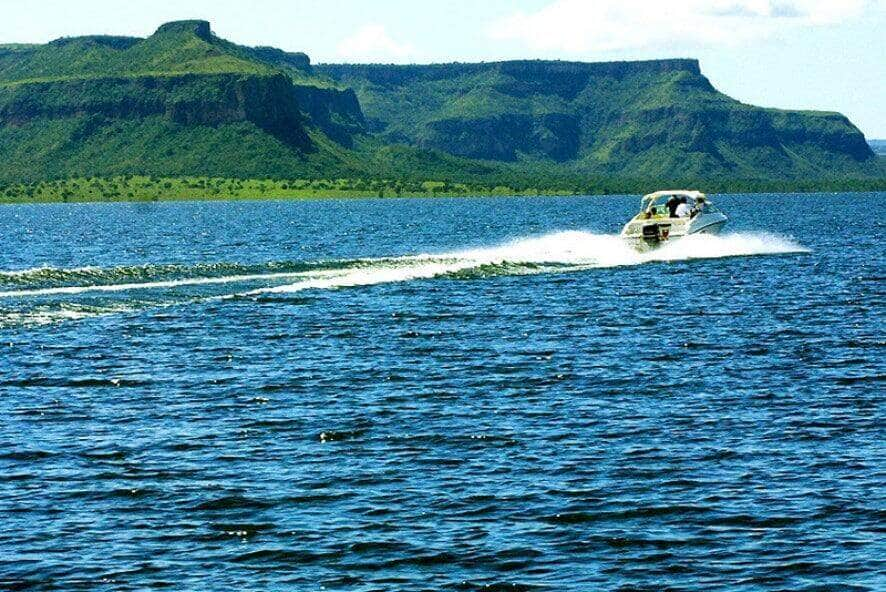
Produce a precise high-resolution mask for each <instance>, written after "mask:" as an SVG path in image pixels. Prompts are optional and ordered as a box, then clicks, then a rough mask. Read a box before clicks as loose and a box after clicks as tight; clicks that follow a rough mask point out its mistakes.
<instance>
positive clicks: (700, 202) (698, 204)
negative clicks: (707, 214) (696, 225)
mask: <svg viewBox="0 0 886 592" xmlns="http://www.w3.org/2000/svg"><path fill="white" fill-rule="evenodd" d="M707 207H708V202H707V201H706V200H705V198H703V197H702V196H700V195H699V196H698V197H696V198H695V206H693V208H692V212H691V214H690V217H692V218H695V217H696V216H698V215H699V214H703V213H704V211H705V209H706V208H707Z"/></svg>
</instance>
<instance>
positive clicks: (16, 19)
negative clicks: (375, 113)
mask: <svg viewBox="0 0 886 592" xmlns="http://www.w3.org/2000/svg"><path fill="white" fill-rule="evenodd" d="M189 18H200V19H205V20H208V21H210V22H211V23H212V28H213V30H214V31H215V33H216V34H217V35H219V36H221V37H224V38H226V39H229V40H231V41H234V42H237V43H241V44H247V45H272V46H275V47H280V48H282V49H286V50H288V51H304V52H305V53H307V54H308V55H310V56H311V59H312V61H314V62H315V63H319V62H384V63H428V62H452V61H461V62H470V61H492V60H501V59H527V58H528V59H536V58H538V59H563V60H580V61H609V60H632V59H655V58H674V57H692V58H697V59H699V60H700V61H701V68H702V72H703V73H704V74H705V75H706V76H707V77H708V78H709V79H710V80H711V82H712V83H713V84H714V86H716V87H717V88H718V89H719V90H721V91H723V92H725V93H726V94H728V95H730V96H732V97H734V98H736V99H738V100H740V101H743V102H745V103H751V104H754V105H761V106H765V107H779V108H785V109H817V110H826V111H840V112H842V113H844V114H846V115H847V116H848V117H849V118H850V119H851V120H852V122H853V123H855V124H856V125H857V126H859V128H861V130H862V131H863V132H864V133H865V135H866V136H867V137H868V138H869V139H871V138H886V0H653V1H649V0H448V1H447V0H436V1H433V2H428V1H425V0H289V1H285V0H248V1H243V0H238V1H236V2H233V1H230V0H190V1H189V0H152V1H146V2H142V1H138V0H132V1H129V2H127V1H125V0H74V1H71V0H64V1H62V0H27V1H25V0H0V43H44V42H46V41H50V40H52V39H55V38H58V37H63V36H76V35H86V34H99V33H102V34H116V35H135V36H146V35H150V34H151V33H152V32H153V31H154V30H155V29H156V28H157V26H159V25H160V24H162V23H164V22H167V21H171V20H179V19H189Z"/></svg>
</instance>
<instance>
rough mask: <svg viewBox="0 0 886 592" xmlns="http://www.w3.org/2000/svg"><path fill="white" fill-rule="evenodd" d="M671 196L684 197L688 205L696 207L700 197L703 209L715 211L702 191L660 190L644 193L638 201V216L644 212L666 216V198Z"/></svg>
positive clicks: (644, 213) (655, 215)
mask: <svg viewBox="0 0 886 592" xmlns="http://www.w3.org/2000/svg"><path fill="white" fill-rule="evenodd" d="M672 197H677V198H681V197H685V198H687V201H688V202H689V205H690V207H692V208H696V207H697V203H698V202H697V199H698V198H699V197H700V198H702V199H703V200H704V201H703V204H704V205H703V208H702V209H703V211H705V212H717V211H719V210H717V208H716V207H715V206H714V204H712V203H711V201H710V200H709V199H708V198H707V196H706V195H705V194H703V193H699V192H695V191H692V192H689V191H674V192H667V191H662V192H658V193H650V194H649V195H644V196H643V199H642V200H641V201H640V213H639V214H638V216H643V215H646V214H650V215H651V216H653V217H657V218H658V217H667V216H668V206H667V204H668V200H670V199H671V198H672Z"/></svg>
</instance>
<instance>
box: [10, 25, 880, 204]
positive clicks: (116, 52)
mask: <svg viewBox="0 0 886 592" xmlns="http://www.w3.org/2000/svg"><path fill="white" fill-rule="evenodd" d="M405 163H408V165H406V164H405ZM878 167H879V168H878ZM116 175H157V176H169V175H171V176H180V175H195V176H214V177H241V178H255V177H258V178H261V177H267V178H277V179H291V178H312V179H317V178H325V179H335V178H339V177H354V178H408V179H412V180H413V181H414V180H422V179H424V180H434V179H445V180H449V181H467V180H470V181H471V182H477V181H482V182H484V183H488V184H490V186H491V185H495V184H498V185H510V186H514V187H516V186H522V187H533V186H535V187H555V186H559V187H564V186H575V185H576V183H579V182H580V181H578V180H580V179H582V178H584V179H596V180H600V179H606V178H612V179H631V180H634V181H636V180H638V179H648V180H649V181H650V183H651V182H653V181H658V180H661V181H664V180H678V179H693V180H699V181H704V180H708V181H711V182H714V181H717V182H721V181H723V180H728V179H735V180H741V179H750V180H764V181H765V180H769V181H771V180H783V181H790V180H792V179H793V180H796V181H798V182H799V181H803V182H804V183H806V182H808V181H809V179H817V178H820V179H822V180H827V181H828V183H831V184H832V183H833V182H834V180H835V179H837V180H838V179H840V178H846V179H870V178H880V177H884V176H886V175H884V174H883V169H882V167H881V165H880V164H879V162H878V159H877V158H876V157H875V156H874V155H873V152H871V150H870V147H869V146H868V145H867V143H866V142H865V141H864V137H863V135H862V134H861V133H860V132H859V131H858V130H857V128H855V127H854V126H853V125H852V124H851V122H849V120H848V119H846V118H845V117H844V116H843V115H841V114H838V113H828V112H799V111H780V110H774V109H762V108H758V107H753V106H750V105H745V104H743V103H739V102H738V101H735V100H734V99H731V98H729V97H727V96H726V95H723V94H722V93H719V92H718V91H717V90H716V89H715V87H714V86H713V85H712V84H711V82H710V81H709V80H708V79H707V78H706V77H705V76H704V75H703V74H702V71H701V67H700V64H699V62H698V61H697V60H695V59H691V58H678V59H665V60H644V61H634V62H630V61H620V62H569V61H552V60H511V61H500V62H481V63H458V62H453V63H449V64H430V65H421V64H416V65H386V64H356V65H354V64H350V65H349V64H318V65H314V64H312V63H311V60H310V58H309V57H308V55H307V54H306V53H303V52H288V51H284V50H281V49H277V48H273V47H266V46H259V47H249V46H242V45H237V44H235V43H232V42H230V41H227V40H224V39H222V38H220V37H218V36H217V35H215V33H213V31H212V29H211V26H210V24H209V22H207V21H203V20H191V21H178V22H172V23H166V24H163V25H161V26H160V27H158V28H157V30H156V32H155V33H154V34H153V35H151V36H149V37H146V38H134V37H124V36H114V35H91V36H82V37H71V38H62V39H57V40H54V41H52V42H50V43H48V44H43V45H29V44H24V45H21V44H18V45H0V183H2V182H6V183H20V182H38V181H40V180H42V179H62V178H69V177H81V176H116ZM631 186H633V185H631ZM804 186H805V185H804ZM828 186H831V185H828Z"/></svg>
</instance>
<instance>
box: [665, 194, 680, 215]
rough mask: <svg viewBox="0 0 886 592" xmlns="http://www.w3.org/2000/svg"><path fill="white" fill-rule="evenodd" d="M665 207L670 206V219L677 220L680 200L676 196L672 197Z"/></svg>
mask: <svg viewBox="0 0 886 592" xmlns="http://www.w3.org/2000/svg"><path fill="white" fill-rule="evenodd" d="M665 205H667V206H668V212H669V213H670V217H671V218H676V217H677V206H679V205H680V198H679V197H677V196H676V195H672V196H671V197H670V198H669V199H668V201H667V204H665Z"/></svg>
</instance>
